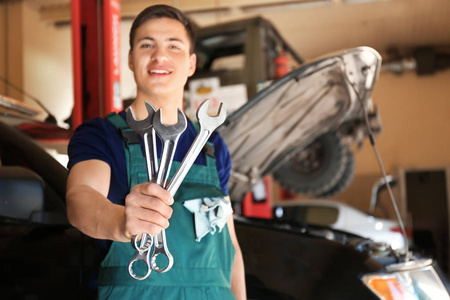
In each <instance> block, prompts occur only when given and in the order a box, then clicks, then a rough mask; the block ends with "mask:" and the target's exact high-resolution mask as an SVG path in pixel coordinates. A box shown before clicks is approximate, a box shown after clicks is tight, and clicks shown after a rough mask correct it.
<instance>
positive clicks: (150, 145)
mask: <svg viewBox="0 0 450 300" xmlns="http://www.w3.org/2000/svg"><path fill="white" fill-rule="evenodd" d="M145 108H146V109H147V112H148V116H147V118H145V119H144V120H139V121H138V120H136V118H135V116H134V112H133V109H132V108H131V106H130V108H129V109H128V110H127V123H128V126H130V128H131V129H133V130H134V131H135V132H136V133H137V134H139V135H140V136H141V137H142V140H143V141H144V148H145V158H146V163H147V173H148V181H153V182H154V181H155V180H156V174H157V172H158V164H157V162H158V153H157V151H156V135H155V130H154V129H153V126H152V124H153V118H154V115H155V108H154V107H153V106H152V105H151V104H150V103H148V102H145Z"/></svg>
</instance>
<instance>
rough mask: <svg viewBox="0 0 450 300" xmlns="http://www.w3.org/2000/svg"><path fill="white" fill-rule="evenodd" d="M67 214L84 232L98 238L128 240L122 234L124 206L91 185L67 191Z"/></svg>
mask: <svg viewBox="0 0 450 300" xmlns="http://www.w3.org/2000/svg"><path fill="white" fill-rule="evenodd" d="M66 198H67V216H68V218H69V221H70V223H71V224H72V225H73V226H74V227H76V228H78V229H79V230H80V231H81V232H83V233H84V234H86V235H88V236H91V237H93V238H98V239H108V240H116V241H117V240H119V241H126V240H125V237H123V236H122V234H121V226H123V225H122V220H123V215H124V207H123V206H121V205H115V204H113V203H111V202H110V201H109V200H108V199H106V198H105V197H104V196H103V195H102V194H100V193H99V192H97V191H95V190H94V189H92V188H91V187H89V186H77V187H74V188H72V189H70V190H68V192H67V196H66Z"/></svg>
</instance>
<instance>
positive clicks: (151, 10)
mask: <svg viewBox="0 0 450 300" xmlns="http://www.w3.org/2000/svg"><path fill="white" fill-rule="evenodd" d="M159 18H169V19H174V20H177V21H179V22H180V23H181V24H183V26H184V28H185V29H186V32H187V35H188V37H189V41H190V43H191V45H190V48H189V51H190V53H191V54H192V53H194V48H195V39H196V34H195V30H194V26H193V25H192V23H191V20H189V18H188V17H187V16H186V15H185V14H184V13H182V12H181V11H180V10H179V9H177V8H175V7H172V6H169V5H163V4H159V5H153V6H149V7H147V8H146V9H144V10H143V11H141V12H140V13H139V14H138V15H137V17H136V19H134V21H133V24H132V25H131V29H130V49H131V50H133V43H134V36H135V35H136V30H137V29H138V28H139V27H140V26H141V25H142V24H144V23H145V22H147V21H148V20H152V19H159Z"/></svg>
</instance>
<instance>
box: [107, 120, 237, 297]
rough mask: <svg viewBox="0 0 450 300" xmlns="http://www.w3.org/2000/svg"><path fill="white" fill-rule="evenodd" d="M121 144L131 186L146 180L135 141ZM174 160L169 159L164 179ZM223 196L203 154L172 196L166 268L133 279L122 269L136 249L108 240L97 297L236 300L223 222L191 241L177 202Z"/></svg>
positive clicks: (186, 214) (121, 123) (189, 218)
mask: <svg viewBox="0 0 450 300" xmlns="http://www.w3.org/2000/svg"><path fill="white" fill-rule="evenodd" d="M114 116H117V117H118V118H116V117H114ZM108 119H109V120H110V121H111V122H113V124H114V125H116V127H118V128H122V131H127V130H130V129H124V127H128V125H127V124H126V122H125V120H123V118H122V117H120V116H118V115H112V116H111V115H110V116H108ZM125 147H126V151H125V153H126V156H128V157H126V159H127V168H128V175H129V176H128V177H129V186H130V190H131V187H132V186H134V185H135V184H137V183H142V182H146V181H148V179H147V170H146V165H145V159H144V157H143V155H142V152H141V149H140V146H139V145H138V146H137V147H132V146H125ZM127 153H128V154H127ZM179 164H180V163H179V162H175V161H174V162H173V165H172V169H171V171H170V177H169V178H171V177H172V176H173V173H174V172H175V170H176V169H177V168H178V166H179ZM223 196H224V194H223V192H222V190H221V188H220V183H219V178H218V174H217V169H216V164H215V160H214V159H213V158H212V157H210V156H208V155H206V166H202V165H195V164H194V165H193V166H192V168H191V170H190V171H189V173H188V174H187V176H186V178H185V180H184V181H183V183H182V184H181V186H180V188H179V189H178V192H177V193H176V194H175V197H174V200H175V203H174V204H173V205H172V208H173V214H172V217H171V219H170V220H169V222H170V226H169V227H168V228H167V229H166V235H167V246H168V248H169V250H170V252H171V253H172V255H173V258H174V265H173V267H172V269H171V270H169V271H168V272H166V273H157V272H155V271H152V273H151V274H150V276H149V277H148V278H146V279H144V280H135V279H133V278H131V276H130V275H129V274H128V263H129V262H130V260H131V259H132V258H133V256H134V255H135V253H136V250H135V249H134V248H133V247H132V245H131V243H130V242H129V243H120V242H113V243H112V245H111V248H110V250H109V252H108V254H107V255H106V257H105V259H104V260H103V262H102V264H101V270H100V277H99V299H177V300H178V299H180V300H181V299H193V300H194V299H195V300H201V299H214V300H218V299H224V300H226V299H236V298H235V297H234V295H233V293H232V292H231V270H232V266H233V262H234V253H235V252H234V247H233V245H232V243H231V239H230V235H229V232H228V228H227V226H225V227H224V228H223V230H222V231H221V232H216V233H215V234H214V235H211V234H207V235H206V236H205V237H203V239H202V240H201V241H200V242H197V241H196V236H195V233H194V224H193V223H194V218H193V214H192V213H191V212H190V211H189V210H188V209H186V208H185V207H184V206H183V202H184V201H187V200H192V199H198V198H205V197H223Z"/></svg>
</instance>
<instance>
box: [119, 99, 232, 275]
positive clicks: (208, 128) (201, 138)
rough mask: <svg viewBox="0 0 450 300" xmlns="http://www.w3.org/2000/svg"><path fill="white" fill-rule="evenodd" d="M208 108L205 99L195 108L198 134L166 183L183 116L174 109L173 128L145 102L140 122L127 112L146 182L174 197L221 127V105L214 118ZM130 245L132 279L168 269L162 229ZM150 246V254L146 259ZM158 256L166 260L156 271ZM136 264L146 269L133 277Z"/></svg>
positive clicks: (169, 263) (223, 112)
mask: <svg viewBox="0 0 450 300" xmlns="http://www.w3.org/2000/svg"><path fill="white" fill-rule="evenodd" d="M208 105H209V100H205V101H203V102H202V103H201V104H200V106H199V107H198V109H197V114H196V116H197V121H198V124H199V131H198V133H197V136H196V138H195V139H194V142H193V143H192V145H191V147H190V148H189V150H188V152H187V153H186V156H185V157H184V159H183V161H182V162H181V164H180V166H179V167H178V169H177V170H176V172H175V174H174V176H173V177H172V179H171V180H170V181H169V182H168V177H169V172H170V168H171V165H172V161H173V157H174V155H175V151H176V148H177V144H178V140H179V138H180V136H181V134H182V133H183V132H184V131H185V130H186V127H187V120H186V116H185V115H184V113H183V112H182V111H181V110H180V109H178V122H177V123H176V124H173V125H165V124H164V123H163V122H162V118H161V110H158V111H155V109H154V107H153V106H152V105H151V104H150V103H148V102H145V107H146V109H147V112H148V116H147V118H145V119H143V120H136V119H135V117H134V113H133V109H132V108H131V107H130V108H129V109H128V111H127V123H128V126H130V128H131V129H133V130H134V131H135V132H136V133H137V134H138V135H140V136H141V137H142V140H143V142H144V149H145V160H146V165H147V176H148V180H149V182H155V183H156V184H158V185H160V186H162V187H163V188H165V189H166V190H167V191H169V192H170V194H171V195H172V196H174V195H175V193H176V192H177V190H178V188H179V187H180V185H181V183H182V181H183V180H184V178H185V177H186V175H187V173H188V172H189V170H190V168H191V167H192V165H193V164H194V162H195V160H196V159H197V157H198V155H199V154H200V152H201V151H202V149H203V147H204V146H205V144H206V142H207V141H208V139H209V137H210V136H211V134H212V133H213V132H214V130H216V128H217V127H219V126H220V125H222V124H223V122H224V121H225V119H226V110H225V108H224V107H223V104H222V103H221V104H220V106H219V109H218V112H217V114H216V115H215V116H210V115H209V114H208V113H207V111H208ZM157 136H158V137H159V138H160V140H161V142H162V151H161V157H160V158H159V164H158V154H157V148H156V138H157ZM131 243H132V245H133V247H134V249H136V254H135V256H134V257H133V258H132V260H131V261H130V263H129V264H128V273H129V274H130V276H131V277H133V278H134V279H137V280H143V279H145V278H147V277H148V276H149V275H150V273H151V271H152V270H154V271H156V272H158V273H164V272H167V271H169V270H170V269H171V268H172V266H173V257H172V255H171V254H170V252H169V249H168V248H167V243H166V233H165V230H164V228H163V229H161V232H160V233H159V234H157V235H150V234H147V233H139V234H138V235H136V236H134V237H133V239H132V241H131ZM152 246H153V253H152V255H151V256H150V251H151V248H152ZM159 254H162V255H164V256H165V257H166V259H167V265H166V266H165V267H164V268H159V267H158V265H157V262H156V258H157V256H158V255H159ZM138 261H141V262H144V263H145V264H146V267H147V270H146V273H145V274H144V275H143V276H139V275H137V274H136V273H135V272H134V270H133V266H134V264H135V263H136V262H138Z"/></svg>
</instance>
